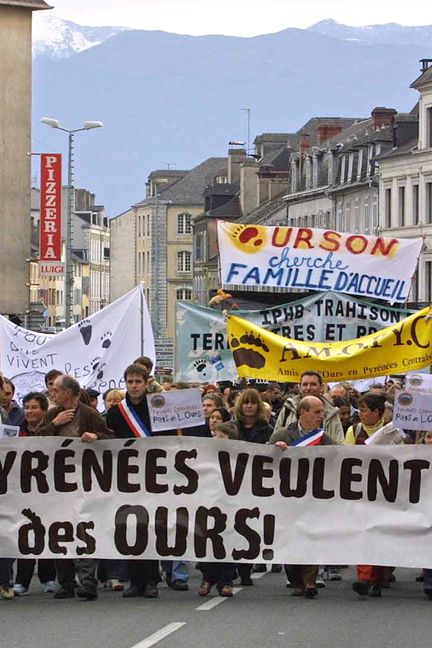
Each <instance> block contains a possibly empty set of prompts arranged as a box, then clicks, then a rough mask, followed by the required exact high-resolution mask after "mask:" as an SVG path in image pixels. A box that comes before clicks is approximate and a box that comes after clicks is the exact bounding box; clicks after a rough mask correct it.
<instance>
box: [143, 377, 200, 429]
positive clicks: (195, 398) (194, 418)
mask: <svg viewBox="0 0 432 648" xmlns="http://www.w3.org/2000/svg"><path fill="white" fill-rule="evenodd" d="M147 402H148V407H149V413H150V423H151V428H152V431H153V432H159V431H162V430H173V429H176V430H179V429H183V428H190V427H194V426H196V425H202V424H203V423H204V421H205V419H204V411H203V407H202V400H201V390H200V389H198V388H192V389H179V390H173V391H169V392H157V393H156V394H148V395H147Z"/></svg>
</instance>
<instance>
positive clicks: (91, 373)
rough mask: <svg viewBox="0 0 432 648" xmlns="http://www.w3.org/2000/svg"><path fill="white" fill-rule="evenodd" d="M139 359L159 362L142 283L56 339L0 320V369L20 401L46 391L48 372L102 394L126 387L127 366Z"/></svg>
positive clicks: (3, 319) (2, 318)
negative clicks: (34, 393) (142, 356)
mask: <svg viewBox="0 0 432 648" xmlns="http://www.w3.org/2000/svg"><path fill="white" fill-rule="evenodd" d="M140 355H145V356H148V357H149V358H151V359H152V360H153V361H154V360H155V351H154V341H153V332H152V328H151V323H150V317H149V314H148V310H147V305H146V302H145V297H144V288H143V286H142V285H139V286H137V287H136V288H134V289H133V290H131V291H130V292H128V293H127V294H126V295H124V296H123V297H121V298H120V299H117V300H116V301H115V302H113V303H112V304H110V305H109V306H106V308H104V309H103V310H101V311H99V312H98V313H95V314H94V315H91V316H90V317H89V318H87V319H85V320H82V321H81V322H79V323H78V324H75V325H74V326H71V327H70V328H68V329H66V330H65V331H62V332H61V333H57V334H56V335H45V334H43V333H35V332H34V331H28V330H27V329H25V328H22V327H21V326H17V325H16V324H12V322H10V321H9V320H8V319H6V318H5V317H2V316H0V370H1V371H2V372H3V374H4V375H5V376H6V377H7V378H9V379H10V380H12V381H13V383H14V384H15V386H16V398H17V399H18V400H20V399H21V398H22V397H23V396H24V395H25V394H27V393H28V392H30V391H37V390H44V389H45V383H44V375H45V374H46V373H47V372H48V371H50V369H58V370H59V371H62V372H63V373H66V374H70V375H71V376H73V377H74V378H76V379H77V380H78V381H79V382H80V384H81V386H82V387H94V388H95V389H97V390H98V391H100V392H101V393H103V392H104V391H105V390H107V389H110V388H113V387H123V386H124V380H123V372H124V370H125V368H126V367H127V365H128V364H130V363H131V362H132V361H133V360H135V358H137V357H138V356H140Z"/></svg>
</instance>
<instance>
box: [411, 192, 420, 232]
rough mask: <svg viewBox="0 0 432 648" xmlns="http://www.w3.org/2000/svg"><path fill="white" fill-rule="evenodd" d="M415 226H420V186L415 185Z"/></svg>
mask: <svg viewBox="0 0 432 648" xmlns="http://www.w3.org/2000/svg"><path fill="white" fill-rule="evenodd" d="M412 202H413V221H412V222H413V224H414V225H418V224H419V186H418V184H415V185H413V201H412Z"/></svg>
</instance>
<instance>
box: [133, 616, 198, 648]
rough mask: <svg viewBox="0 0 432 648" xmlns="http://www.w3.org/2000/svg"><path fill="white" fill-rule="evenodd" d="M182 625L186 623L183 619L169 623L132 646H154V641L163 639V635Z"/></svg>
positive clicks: (143, 647) (145, 647)
mask: <svg viewBox="0 0 432 648" xmlns="http://www.w3.org/2000/svg"><path fill="white" fill-rule="evenodd" d="M184 625H186V622H185V621H178V622H174V623H169V624H168V625H166V626H164V627H163V628H161V629H160V630H158V631H157V632H154V633H153V634H152V635H150V636H149V637H147V638H146V639H143V640H142V641H140V642H139V643H137V644H135V645H134V646H132V648H150V647H151V646H154V645H155V644H156V643H158V641H160V640H161V639H165V637H168V635H170V634H172V633H173V632H175V631H176V630H180V628H182V627H183V626H184Z"/></svg>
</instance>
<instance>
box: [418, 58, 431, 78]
mask: <svg viewBox="0 0 432 648" xmlns="http://www.w3.org/2000/svg"><path fill="white" fill-rule="evenodd" d="M420 63H421V64H422V66H421V69H420V72H421V73H422V74H423V72H426V70H429V68H430V66H431V65H432V59H430V58H423V59H420Z"/></svg>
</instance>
